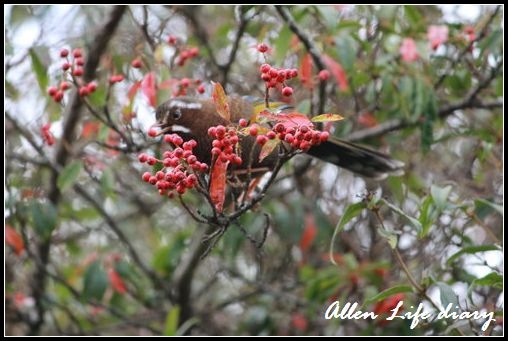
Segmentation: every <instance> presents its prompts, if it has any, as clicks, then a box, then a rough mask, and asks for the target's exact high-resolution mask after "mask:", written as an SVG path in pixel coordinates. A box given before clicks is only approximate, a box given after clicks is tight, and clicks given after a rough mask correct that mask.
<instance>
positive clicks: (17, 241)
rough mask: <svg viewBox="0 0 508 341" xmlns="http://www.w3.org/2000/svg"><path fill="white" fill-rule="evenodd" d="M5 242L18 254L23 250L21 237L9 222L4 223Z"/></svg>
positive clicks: (23, 245) (23, 244)
mask: <svg viewBox="0 0 508 341" xmlns="http://www.w3.org/2000/svg"><path fill="white" fill-rule="evenodd" d="M5 243H6V244H7V245H9V246H10V247H12V248H13V249H14V252H15V253H16V254H17V255H18V256H20V255H21V254H22V253H23V251H24V250H25V243H24V242H23V238H21V236H20V235H19V233H18V232H16V230H15V229H13V228H12V227H11V226H10V225H9V224H6V225H5Z"/></svg>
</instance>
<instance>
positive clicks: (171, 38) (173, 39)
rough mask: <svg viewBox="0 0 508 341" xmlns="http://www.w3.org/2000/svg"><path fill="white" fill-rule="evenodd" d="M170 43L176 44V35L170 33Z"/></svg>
mask: <svg viewBox="0 0 508 341" xmlns="http://www.w3.org/2000/svg"><path fill="white" fill-rule="evenodd" d="M168 44H169V45H175V44H176V37H175V36H173V35H170V36H169V37H168Z"/></svg>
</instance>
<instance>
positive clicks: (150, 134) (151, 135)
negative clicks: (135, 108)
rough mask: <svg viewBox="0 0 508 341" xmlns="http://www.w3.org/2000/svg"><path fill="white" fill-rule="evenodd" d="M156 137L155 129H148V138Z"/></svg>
mask: <svg viewBox="0 0 508 341" xmlns="http://www.w3.org/2000/svg"><path fill="white" fill-rule="evenodd" d="M157 135H158V132H157V129H155V128H150V129H148V136H150V137H156V136H157Z"/></svg>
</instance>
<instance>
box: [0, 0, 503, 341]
mask: <svg viewBox="0 0 508 341" xmlns="http://www.w3.org/2000/svg"><path fill="white" fill-rule="evenodd" d="M457 8H460V7H457ZM473 8H474V9H475V10H476V11H477V13H475V14H476V15H475V18H474V19H466V18H462V17H460V16H456V15H454V14H453V13H450V12H449V11H448V9H447V8H445V7H437V6H338V5H337V6H287V7H286V6H155V5H154V6H128V7H118V6H71V7H64V6H8V7H6V16H5V19H6V28H5V59H6V61H5V76H6V77H5V78H6V80H5V96H6V98H5V107H6V109H5V111H6V113H5V115H6V124H5V130H6V131H5V133H6V141H5V158H6V159H5V162H6V166H5V173H6V179H5V195H4V200H5V243H6V245H7V246H8V251H7V253H6V261H5V275H6V281H5V283H6V284H5V285H6V294H5V296H6V314H5V316H6V317H5V318H6V333H7V334H10V335H23V334H42V335H76V334H79V335H110V334H121V335H139V334H151V335H181V334H192V335H203V334H204V335H233V334H240V335H501V334H502V332H503V323H502V321H503V315H502V311H503V302H502V294H503V286H502V282H503V271H502V269H503V263H502V247H503V245H502V240H501V239H502V237H501V236H502V232H503V226H502V218H503V217H502V214H503V210H502V205H503V191H502V183H503V178H502V174H503V162H502V143H503V138H504V136H503V128H502V127H503V115H502V105H503V84H504V82H503V52H502V51H503V42H502V37H503V33H504V32H503V26H502V21H501V20H502V17H503V15H504V13H503V11H502V8H501V7H495V6H475V7H473ZM261 43H264V44H265V45H263V46H262V44H261ZM265 47H266V52H263V53H262V54H260V53H259V52H258V51H261V50H263V51H265ZM78 48H79V50H77V49H78ZM62 49H66V50H67V53H66V52H63V50H62ZM76 51H77V52H76ZM267 62H270V63H271V64H273V65H274V66H276V67H277V68H280V70H282V69H283V68H285V69H287V70H290V69H297V70H298V77H297V78H295V79H293V80H292V81H291V88H290V90H291V91H289V90H286V88H288V87H287V86H284V88H282V86H279V87H280V89H279V88H277V87H275V88H274V89H271V90H269V91H270V93H269V94H270V98H271V99H273V100H275V101H280V102H283V103H288V102H289V104H293V105H294V106H295V108H296V109H295V111H294V112H293V113H291V114H289V115H293V116H287V117H286V118H280V117H279V118H277V120H279V121H281V122H282V123H283V124H285V125H291V124H294V120H297V121H298V122H300V123H301V122H308V124H312V123H311V120H312V122H315V125H316V126H318V127H320V128H322V129H323V130H325V131H327V132H329V133H330V135H332V136H336V137H344V138H348V139H350V140H353V141H360V142H362V143H364V144H369V145H371V146H372V147H373V148H375V149H378V150H383V151H389V152H390V153H391V154H392V155H393V156H394V157H396V158H398V159H400V160H403V161H404V162H405V163H406V165H407V167H406V168H405V174H404V175H402V176H400V177H390V178H388V179H386V180H384V181H382V182H377V181H373V180H369V179H362V178H359V177H356V176H354V175H352V173H349V172H347V171H344V170H338V169H336V168H334V167H332V166H329V165H325V164H321V163H316V162H313V163H310V162H309V161H308V159H306V158H305V157H304V156H298V157H295V158H293V159H292V160H291V161H289V162H287V163H286V164H284V165H281V169H280V172H279V174H278V176H277V177H276V178H275V177H273V178H272V179H270V181H271V182H270V183H269V185H270V186H267V187H266V188H265V190H266V191H264V192H263V195H262V197H261V196H259V200H258V201H255V202H254V201H253V202H252V205H251V206H249V207H248V209H247V208H245V209H241V208H240V209H238V210H237V211H236V212H238V214H234V215H231V216H228V219H230V221H228V224H226V225H224V226H226V227H225V228H224V229H220V230H217V229H215V228H214V226H212V225H211V224H203V223H202V219H201V216H200V215H199V213H200V212H209V210H210V203H209V202H207V200H206V199H203V197H202V196H200V195H197V193H196V192H195V191H192V190H189V191H187V192H186V193H185V194H184V195H183V196H182V197H180V199H181V200H178V198H175V199H172V200H170V199H168V198H167V197H166V196H158V195H157V194H155V193H153V191H150V188H149V185H148V184H146V183H144V182H143V181H141V177H142V174H143V173H144V172H145V171H146V169H145V168H144V167H142V166H143V165H140V163H139V162H138V154H139V153H140V152H142V151H143V152H145V151H150V153H151V155H152V156H153V157H155V158H159V159H160V158H162V154H163V152H164V149H163V144H161V143H159V140H157V139H152V138H150V137H148V136H147V135H146V131H147V130H148V128H149V127H150V126H151V125H152V124H153V123H154V122H155V119H154V117H153V114H152V112H153V110H154V108H156V107H157V106H158V105H159V104H161V103H162V102H164V101H165V100H166V99H168V98H170V97H171V96H178V95H192V96H200V97H201V98H212V96H214V97H215V103H216V104H217V111H218V112H219V113H220V114H221V115H222V116H223V117H229V115H230V113H229V110H230V109H229V108H228V104H227V101H226V100H225V97H224V96H225V94H233V93H238V94H241V95H250V96H256V97H260V98H264V97H265V96H266V94H267V92H266V91H265V90H266V88H265V84H263V83H264V82H263V81H262V80H261V79H260V73H259V68H260V65H262V64H263V63H267ZM66 63H67V64H68V65H65V64H66ZM78 70H81V71H78ZM324 71H326V72H324ZM211 82H213V83H211ZM63 83H66V85H62V84H63ZM51 87H53V88H54V89H51ZM283 93H285V94H286V95H287V94H292V96H284V95H283ZM269 109H271V107H269ZM300 113H305V114H308V116H304V115H302V114H300ZM328 113H330V114H328ZM270 115H273V116H275V115H274V114H272V113H269V112H261V111H260V112H259V113H258V115H257V117H256V119H259V120H263V119H267V117H270ZM263 117H264V118H263ZM288 117H289V119H288ZM342 118H344V119H342ZM196 119H199V118H196ZM274 141H275V140H274ZM277 145H279V144H278V142H270V143H268V144H265V147H264V148H265V149H264V154H263V158H264V157H265V155H267V154H269V153H270V151H272V150H274V148H276V146H277ZM157 167H161V166H160V165H158V164H154V165H153V172H154V173H156V172H157V171H159V170H160V168H157ZM226 168H227V165H226ZM213 171H214V172H216V173H218V175H217V177H216V180H215V182H214V188H218V189H217V190H213V191H212V194H213V195H214V198H212V199H210V200H212V203H213V204H215V205H216V207H217V210H218V211H219V213H221V212H222V210H223V206H226V205H228V200H227V196H228V192H227V191H226V190H225V184H224V182H225V179H224V176H225V169H223V170H222V171H221V167H215V168H214V169H213ZM249 185H251V186H249ZM257 185H258V184H257V183H256V182H253V183H252V184H249V183H248V184H246V186H244V187H246V188H247V189H248V190H247V191H246V193H244V194H245V195H246V196H248V195H255V193H256V191H255V187H256V186H257ZM251 198H253V197H252V196H251ZM254 198H256V197H254ZM261 199H262V200H261ZM219 207H220V209H219ZM189 213H191V214H189ZM221 217H222V216H221V215H219V217H218V218H217V219H218V220H217V221H219V220H220V219H221ZM217 224H219V223H217ZM215 227H216V226H215ZM217 237H221V238H217ZM210 241H212V247H210V245H209V244H210V243H208V245H207V242H210ZM203 255H206V256H205V257H201V256H203ZM402 298H403V300H404V309H405V311H410V306H417V305H418V304H419V303H420V302H425V304H426V306H427V309H429V310H430V311H432V310H434V311H435V310H437V309H439V308H440V307H442V306H446V305H447V304H448V303H453V308H452V309H456V310H458V311H460V312H464V311H475V310H478V311H480V310H481V311H489V312H495V320H496V321H495V322H492V323H491V324H490V326H489V328H487V329H486V330H482V329H481V326H482V324H483V322H484V321H480V320H474V319H470V320H469V321H466V323H464V321H460V320H453V319H440V320H435V321H432V322H431V323H427V324H419V325H418V327H417V328H415V329H411V328H410V325H411V321H410V320H401V319H398V320H393V321H387V320H383V321H378V322H379V323H378V322H376V323H372V321H369V320H346V319H332V320H326V319H325V318H324V312H325V310H326V308H327V307H328V306H329V305H330V304H331V303H332V302H334V301H339V302H340V304H341V305H343V304H344V303H346V302H351V303H352V302H358V303H359V305H360V306H361V307H362V310H363V311H374V310H376V311H379V312H382V313H387V312H388V311H389V310H390V309H392V308H393V307H394V306H396V304H397V302H398V301H399V300H400V299H402ZM455 306H457V307H455Z"/></svg>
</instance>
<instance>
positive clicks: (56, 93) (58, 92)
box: [48, 81, 71, 103]
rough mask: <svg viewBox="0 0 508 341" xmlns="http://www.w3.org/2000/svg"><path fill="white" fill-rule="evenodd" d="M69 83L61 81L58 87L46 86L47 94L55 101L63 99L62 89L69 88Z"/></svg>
mask: <svg viewBox="0 0 508 341" xmlns="http://www.w3.org/2000/svg"><path fill="white" fill-rule="evenodd" d="M70 87H71V86H70V84H69V83H67V82H66V81H62V82H61V83H60V85H59V86H58V87H56V86H50V87H49V88H48V95H50V96H51V97H52V98H53V100H54V101H55V102H57V103H58V102H60V101H61V100H62V99H63V96H64V91H65V90H68V89H69V88H70Z"/></svg>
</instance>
